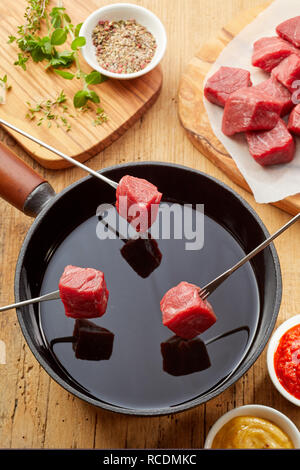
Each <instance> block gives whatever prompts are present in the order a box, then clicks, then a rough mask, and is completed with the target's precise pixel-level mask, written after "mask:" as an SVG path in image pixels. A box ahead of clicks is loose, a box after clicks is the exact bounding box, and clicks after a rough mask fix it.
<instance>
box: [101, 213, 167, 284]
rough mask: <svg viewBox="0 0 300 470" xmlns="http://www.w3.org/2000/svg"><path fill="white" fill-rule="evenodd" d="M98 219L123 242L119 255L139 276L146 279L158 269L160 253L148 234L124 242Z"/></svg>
mask: <svg viewBox="0 0 300 470" xmlns="http://www.w3.org/2000/svg"><path fill="white" fill-rule="evenodd" d="M98 219H99V221H100V222H102V223H103V225H104V226H105V228H106V229H107V230H109V231H110V232H112V233H114V234H115V235H116V237H117V238H120V239H121V240H122V241H124V246H123V247H122V248H121V250H120V252H121V255H122V256H123V258H124V259H125V261H126V262H127V263H128V264H129V266H130V267H131V268H132V269H133V270H134V271H135V272H136V273H137V274H138V275H139V276H141V277H142V278H143V279H146V278H147V277H149V276H150V274H152V273H153V271H154V270H155V269H156V268H158V267H159V265H160V263H161V260H162V253H161V251H160V250H159V247H158V244H157V241H156V240H155V239H154V238H152V237H151V235H150V233H146V234H144V235H143V236H139V237H138V238H132V239H130V240H126V239H124V237H121V236H120V234H119V232H118V231H117V230H116V229H115V228H113V227H112V226H111V225H109V224H108V223H107V222H104V220H103V218H102V217H101V216H99V217H98Z"/></svg>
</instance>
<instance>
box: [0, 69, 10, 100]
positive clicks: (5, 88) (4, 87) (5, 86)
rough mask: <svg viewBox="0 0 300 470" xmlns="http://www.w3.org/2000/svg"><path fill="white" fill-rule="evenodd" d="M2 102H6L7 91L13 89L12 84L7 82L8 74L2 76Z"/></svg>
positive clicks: (0, 96) (0, 86) (0, 94)
mask: <svg viewBox="0 0 300 470" xmlns="http://www.w3.org/2000/svg"><path fill="white" fill-rule="evenodd" d="M0 88H1V91H0V104H4V103H5V100H6V92H7V91H9V90H10V89H11V85H9V84H8V83H7V75H6V74H5V75H4V76H3V77H0Z"/></svg>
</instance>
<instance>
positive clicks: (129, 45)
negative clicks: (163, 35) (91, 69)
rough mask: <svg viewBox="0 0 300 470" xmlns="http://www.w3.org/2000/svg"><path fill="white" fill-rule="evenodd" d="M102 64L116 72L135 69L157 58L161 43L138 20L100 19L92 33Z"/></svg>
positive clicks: (137, 69) (133, 71)
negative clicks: (158, 43)
mask: <svg viewBox="0 0 300 470" xmlns="http://www.w3.org/2000/svg"><path fill="white" fill-rule="evenodd" d="M92 40H93V44H94V46H95V48H96V56H97V60H98V62H99V65H100V66H101V67H102V68H103V69H105V70H108V71H109V72H112V73H128V74H130V73H135V72H139V71H140V70H143V69H144V68H145V67H147V65H148V64H149V63H150V62H151V60H152V59H153V57H154V55H155V52H156V48H157V43H156V40H155V38H154V36H153V34H152V33H150V31H148V30H147V28H145V27H144V26H142V25H141V24H139V23H137V22H136V20H134V19H131V20H120V21H99V22H98V24H97V26H96V27H95V28H94V30H93V33H92Z"/></svg>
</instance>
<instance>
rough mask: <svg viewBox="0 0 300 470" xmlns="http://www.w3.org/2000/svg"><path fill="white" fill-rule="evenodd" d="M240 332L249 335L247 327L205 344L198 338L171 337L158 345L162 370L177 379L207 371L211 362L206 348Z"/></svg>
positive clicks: (236, 329)
mask: <svg viewBox="0 0 300 470" xmlns="http://www.w3.org/2000/svg"><path fill="white" fill-rule="evenodd" d="M240 331H246V332H247V334H248V335H249V334H250V330H249V328H248V326H242V327H240V328H235V329H233V330H230V331H228V332H226V333H223V334H222V335H219V336H216V337H215V338H212V339H210V340H209V341H207V342H206V343H204V342H203V341H202V340H201V339H200V338H199V337H197V338H193V339H189V340H185V339H182V338H180V337H179V336H172V337H171V338H169V339H168V340H167V341H165V342H163V343H161V345H160V350H161V354H162V357H163V370H164V371H165V372H167V373H168V374H170V375H174V376H176V377H178V376H182V375H189V374H193V373H194V372H201V371H203V370H206V369H209V367H210V366H211V362H210V358H209V355H208V351H207V348H206V346H207V345H209V344H211V343H214V342H216V341H218V340H220V339H223V338H226V337H227V336H230V335H233V334H235V333H239V332H240Z"/></svg>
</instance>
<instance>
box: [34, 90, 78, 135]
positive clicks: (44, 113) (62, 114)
mask: <svg viewBox="0 0 300 470" xmlns="http://www.w3.org/2000/svg"><path fill="white" fill-rule="evenodd" d="M66 102H67V97H66V95H65V93H64V91H63V90H62V91H61V92H60V93H59V95H57V97H56V98H54V99H47V100H42V101H40V102H38V103H35V104H34V105H32V104H31V103H30V102H29V101H27V103H26V104H27V106H28V112H27V114H26V118H27V119H30V120H31V121H32V120H34V119H38V121H37V125H38V126H41V125H42V124H43V122H47V125H48V127H51V126H52V123H55V124H56V126H57V127H61V126H63V127H64V128H65V130H66V131H67V132H69V131H70V130H71V124H70V122H69V119H68V118H69V117H74V116H72V115H71V114H70V113H69V111H68V105H67V104H66Z"/></svg>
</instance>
